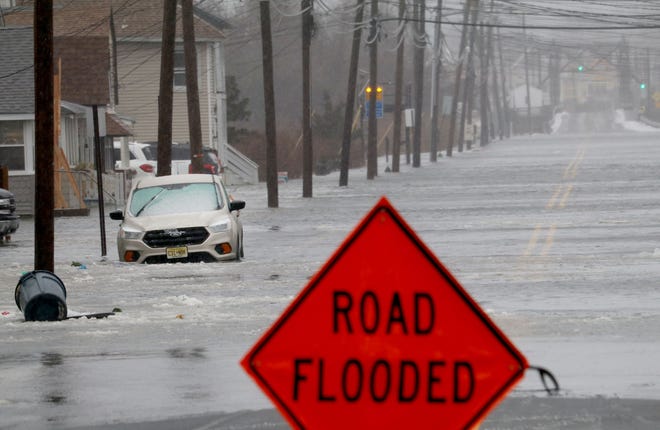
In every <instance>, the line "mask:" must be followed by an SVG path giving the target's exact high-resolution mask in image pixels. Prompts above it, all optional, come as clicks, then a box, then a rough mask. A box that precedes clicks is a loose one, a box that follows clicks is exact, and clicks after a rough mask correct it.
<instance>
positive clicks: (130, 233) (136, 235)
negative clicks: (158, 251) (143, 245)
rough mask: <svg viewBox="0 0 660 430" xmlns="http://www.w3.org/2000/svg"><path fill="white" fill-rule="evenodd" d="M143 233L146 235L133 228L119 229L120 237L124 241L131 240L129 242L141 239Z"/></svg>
mask: <svg viewBox="0 0 660 430" xmlns="http://www.w3.org/2000/svg"><path fill="white" fill-rule="evenodd" d="M143 233H144V232H143V231H140V230H134V229H131V228H124V227H122V228H121V229H119V237H121V238H122V239H129V240H133V239H140V238H141V237H142V234H143Z"/></svg>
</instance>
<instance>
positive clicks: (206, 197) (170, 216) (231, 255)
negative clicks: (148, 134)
mask: <svg viewBox="0 0 660 430" xmlns="http://www.w3.org/2000/svg"><path fill="white" fill-rule="evenodd" d="M244 207H245V202H244V201H240V200H232V199H231V198H230V196H229V193H228V192H227V189H226V188H225V186H224V184H223V183H222V181H221V177H220V176H218V175H209V174H183V175H171V176H159V177H145V178H142V179H140V180H139V181H138V182H137V183H136V184H135V186H134V187H133V189H132V190H131V193H130V195H129V197H128V200H127V201H126V207H125V208H124V210H117V211H114V212H111V213H110V218H111V219H113V220H118V221H121V225H120V226H119V232H118V233H117V250H118V252H119V259H120V260H121V261H127V262H136V263H175V262H212V261H223V260H240V259H241V258H242V257H243V226H242V224H241V222H240V220H239V211H240V210H241V209H243V208H244Z"/></svg>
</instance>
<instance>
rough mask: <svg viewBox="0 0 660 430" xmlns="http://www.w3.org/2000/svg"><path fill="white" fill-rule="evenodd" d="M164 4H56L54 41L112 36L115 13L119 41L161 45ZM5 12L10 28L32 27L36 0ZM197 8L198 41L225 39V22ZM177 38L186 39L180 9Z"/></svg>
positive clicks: (133, 0)
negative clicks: (69, 38)
mask: <svg viewBox="0 0 660 430" xmlns="http://www.w3.org/2000/svg"><path fill="white" fill-rule="evenodd" d="M163 1H164V0H54V1H53V32H54V35H55V37H71V36H78V37H80V36H103V37H107V36H108V35H109V34H110V11H111V10H112V12H113V16H114V23H115V33H116V36H117V40H118V41H119V42H122V41H151V42H160V40H161V36H162V29H163V25H162V22H163ZM16 4H17V6H16V7H14V8H11V9H10V10H8V11H7V12H5V22H6V24H7V25H32V21H33V5H34V0H18V1H17V2H16ZM199 14H200V10H199V9H198V8H195V40H197V41H214V40H221V39H223V38H224V37H225V36H224V33H223V32H222V28H223V24H224V21H222V20H220V19H208V18H209V17H208V16H207V15H208V14H205V15H204V19H202V18H200V15H199ZM176 37H177V38H178V39H182V38H183V30H182V26H181V8H180V7H179V8H177V28H176Z"/></svg>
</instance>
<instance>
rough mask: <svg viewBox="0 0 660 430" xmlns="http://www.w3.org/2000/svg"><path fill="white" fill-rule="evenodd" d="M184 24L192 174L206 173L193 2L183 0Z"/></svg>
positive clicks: (182, 13) (182, 14) (182, 15)
mask: <svg viewBox="0 0 660 430" xmlns="http://www.w3.org/2000/svg"><path fill="white" fill-rule="evenodd" d="M181 18H182V24H183V54H184V57H185V62H186V99H187V100H188V132H189V133H190V165H191V167H192V173H203V172H204V160H203V157H204V154H203V152H202V123H201V118H200V115H201V114H200V111H199V86H198V83H197V49H196V47H195V26H194V21H193V5H192V0H181Z"/></svg>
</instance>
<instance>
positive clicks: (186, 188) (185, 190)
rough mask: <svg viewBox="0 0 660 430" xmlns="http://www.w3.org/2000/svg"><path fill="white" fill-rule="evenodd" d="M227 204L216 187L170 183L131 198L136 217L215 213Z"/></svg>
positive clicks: (206, 184)
mask: <svg viewBox="0 0 660 430" xmlns="http://www.w3.org/2000/svg"><path fill="white" fill-rule="evenodd" d="M222 206H223V201H222V197H221V194H220V191H219V190H218V189H217V187H216V185H215V184H210V183H203V184H170V185H161V186H157V187H147V188H138V189H136V190H135V191H134V192H133V197H132V198H131V205H130V212H131V213H132V214H133V215H134V216H136V217H137V216H153V215H169V214H179V213H187V212H205V211H214V210H218V209H220V208H222Z"/></svg>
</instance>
